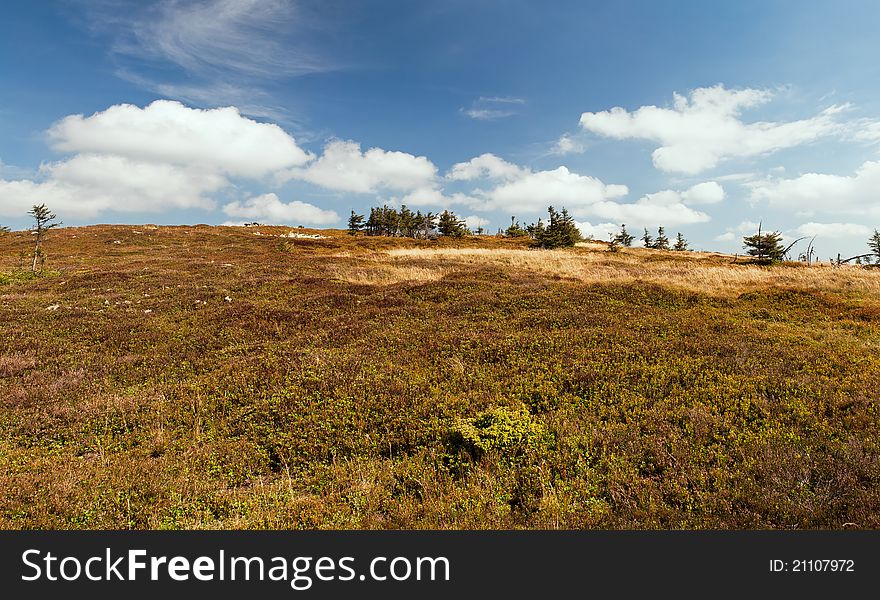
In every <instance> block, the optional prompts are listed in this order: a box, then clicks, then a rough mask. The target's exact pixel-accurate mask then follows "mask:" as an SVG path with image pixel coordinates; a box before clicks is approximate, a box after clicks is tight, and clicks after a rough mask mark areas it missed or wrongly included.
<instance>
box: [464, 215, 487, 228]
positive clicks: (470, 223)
mask: <svg viewBox="0 0 880 600" xmlns="http://www.w3.org/2000/svg"><path fill="white" fill-rule="evenodd" d="M490 222H491V221H489V219H484V218H483V217H481V216H479V215H468V216H466V217H465V218H464V223H465V225H467V227H468V229H470V230H471V231H476V230H477V229H479V228H480V227H482V228H484V229H485V228H486V226H487V225H488V224H489V223H490Z"/></svg>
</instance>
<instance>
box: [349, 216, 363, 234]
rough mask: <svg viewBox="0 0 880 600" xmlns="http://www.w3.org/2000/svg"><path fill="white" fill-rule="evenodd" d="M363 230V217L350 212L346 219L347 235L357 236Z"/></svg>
mask: <svg viewBox="0 0 880 600" xmlns="http://www.w3.org/2000/svg"><path fill="white" fill-rule="evenodd" d="M363 229H364V215H359V214H357V213H355V212H354V211H351V216H350V217H349V218H348V235H357V234H358V233H360V232H361V231H363Z"/></svg>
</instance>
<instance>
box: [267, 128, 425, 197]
mask: <svg viewBox="0 0 880 600" xmlns="http://www.w3.org/2000/svg"><path fill="white" fill-rule="evenodd" d="M284 178H285V179H300V180H303V181H308V182H311V183H314V184H316V185H319V186H321V187H324V188H327V189H331V190H339V191H346V192H357V193H363V194H367V193H376V192H377V191H379V190H381V189H385V190H396V191H404V192H406V191H412V190H416V189H425V188H426V189H432V188H433V187H435V185H436V184H435V180H436V178H437V167H436V166H434V163H432V162H431V161H430V160H428V159H427V158H426V157H424V156H413V155H412V154H407V153H405V152H396V151H388V150H383V149H381V148H370V149H369V150H367V151H366V152H361V147H360V144H358V143H357V142H353V141H346V140H332V141H330V142H328V143H327V145H326V146H324V153H323V154H322V155H321V157H320V158H319V159H318V160H316V161H314V162H312V163H311V164H310V165H308V167H306V168H294V169H291V170H289V171H288V172H287V173H286V174H285V175H284Z"/></svg>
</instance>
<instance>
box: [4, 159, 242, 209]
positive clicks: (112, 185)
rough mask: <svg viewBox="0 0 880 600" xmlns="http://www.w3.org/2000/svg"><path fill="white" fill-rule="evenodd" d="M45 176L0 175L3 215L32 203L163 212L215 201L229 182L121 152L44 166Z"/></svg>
mask: <svg viewBox="0 0 880 600" xmlns="http://www.w3.org/2000/svg"><path fill="white" fill-rule="evenodd" d="M40 174H41V176H42V178H41V180H39V181H34V180H29V179H22V180H17V181H6V180H0V214H4V215H7V216H21V214H23V213H24V212H25V211H26V210H27V209H29V208H30V207H31V206H32V205H34V204H44V203H45V204H47V205H49V206H51V207H52V208H53V209H54V210H56V212H58V213H61V214H67V215H73V216H77V217H94V216H97V215H98V214H100V213H102V212H105V211H117V212H159V211H162V210H167V209H170V208H184V209H186V208H203V209H210V208H212V207H213V206H214V202H213V200H212V199H211V198H210V196H209V194H211V193H212V192H216V191H218V190H219V189H221V188H223V187H225V186H226V185H228V181H227V180H226V178H225V177H223V176H222V175H220V174H218V173H215V172H211V171H205V170H198V169H184V168H182V167H179V166H176V165H172V164H167V163H149V162H139V161H133V160H131V159H129V158H126V157H123V156H108V155H96V154H83V155H77V156H74V157H73V158H71V159H69V160H66V161H61V162H57V163H51V164H47V165H43V166H42V167H41V169H40Z"/></svg>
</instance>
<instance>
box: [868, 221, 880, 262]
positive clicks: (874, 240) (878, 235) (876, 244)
mask: <svg viewBox="0 0 880 600" xmlns="http://www.w3.org/2000/svg"><path fill="white" fill-rule="evenodd" d="M868 247H869V248H870V249H871V252H873V253H874V262H876V263H878V264H880V231H878V230H876V229H875V230H874V235H872V236H871V237H870V238H869V239H868Z"/></svg>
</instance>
